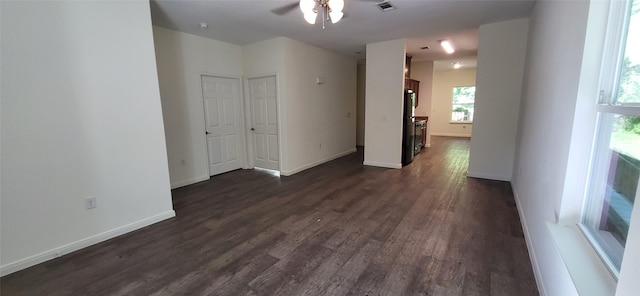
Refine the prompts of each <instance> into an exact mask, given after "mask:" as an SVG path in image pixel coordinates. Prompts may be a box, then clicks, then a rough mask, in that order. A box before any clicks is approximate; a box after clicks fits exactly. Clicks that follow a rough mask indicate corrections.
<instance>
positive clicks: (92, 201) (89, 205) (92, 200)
mask: <svg viewBox="0 0 640 296" xmlns="http://www.w3.org/2000/svg"><path fill="white" fill-rule="evenodd" d="M97 206H98V203H97V201H96V197H95V196H89V197H87V198H85V199H84V207H85V208H86V209H87V210H91V209H94V208H95V207H97Z"/></svg>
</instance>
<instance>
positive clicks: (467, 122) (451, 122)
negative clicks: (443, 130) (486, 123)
mask: <svg viewBox="0 0 640 296" xmlns="http://www.w3.org/2000/svg"><path fill="white" fill-rule="evenodd" d="M449 123H450V124H473V121H449Z"/></svg>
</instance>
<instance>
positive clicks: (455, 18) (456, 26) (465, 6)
mask: <svg viewBox="0 0 640 296" xmlns="http://www.w3.org/2000/svg"><path fill="white" fill-rule="evenodd" d="M378 2H380V1H378V0H345V8H344V13H345V18H344V19H343V20H341V21H340V22H339V23H337V24H331V23H329V24H327V25H326V29H325V30H323V29H322V24H320V23H321V21H320V19H318V22H317V23H316V25H309V24H308V23H306V22H305V21H304V19H303V18H302V13H301V12H300V10H299V9H297V8H296V9H293V10H291V11H290V12H289V13H288V14H285V15H277V14H275V13H273V12H272V10H274V9H277V8H281V7H284V6H287V5H290V4H293V3H297V1H296V0H208V1H193V0H172V1H166V0H152V2H151V13H152V18H153V24H154V25H157V26H160V27H164V28H168V29H173V30H176V31H181V32H185V33H190V34H194V35H199V36H202V37H207V38H211V39H215V40H219V41H224V42H228V43H233V44H237V45H244V44H250V43H254V42H258V41H262V40H267V39H271V38H274V37H278V36H285V37H289V38H292V39H295V40H298V41H301V42H305V43H308V44H312V45H315V46H317V47H320V48H324V49H327V50H330V51H334V52H338V53H342V54H345V55H348V56H351V57H354V58H364V57H365V54H364V52H365V48H366V44H368V43H372V42H379V41H385V40H392V39H399V38H407V53H409V54H411V55H413V56H414V59H415V60H417V61H420V60H439V59H445V58H451V57H454V58H457V57H464V56H471V55H475V54H476V52H477V46H478V33H477V28H478V27H479V26H480V25H481V24H486V23H493V22H499V21H504V20H509V19H515V18H521V17H527V16H529V14H530V12H531V9H532V8H533V4H534V1H533V0H390V1H389V2H391V3H392V4H393V5H394V6H395V7H396V8H397V9H395V10H392V11H389V12H382V11H381V10H380V9H379V8H378V7H377V6H376V5H375V4H376V3H378ZM203 22H204V23H208V24H209V28H208V29H205V30H203V29H200V26H199V24H200V23H203ZM440 39H450V40H451V42H452V44H453V46H454V47H455V48H456V49H457V50H456V53H454V54H453V55H451V56H449V55H446V54H445V53H444V52H443V51H442V49H441V48H440V46H439V44H438V40H440ZM422 46H429V47H430V49H429V50H421V49H420V47H422Z"/></svg>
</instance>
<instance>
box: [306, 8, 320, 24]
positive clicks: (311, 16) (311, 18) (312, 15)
mask: <svg viewBox="0 0 640 296" xmlns="http://www.w3.org/2000/svg"><path fill="white" fill-rule="evenodd" d="M317 16H318V13H316V12H313V11H312V12H305V13H304V20H305V21H307V23H309V24H312V25H314V24H315V23H316V17H317Z"/></svg>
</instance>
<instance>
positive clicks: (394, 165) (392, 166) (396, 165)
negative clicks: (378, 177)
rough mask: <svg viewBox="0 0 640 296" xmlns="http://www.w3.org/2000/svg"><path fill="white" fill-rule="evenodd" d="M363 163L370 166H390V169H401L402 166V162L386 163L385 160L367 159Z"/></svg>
mask: <svg viewBox="0 0 640 296" xmlns="http://www.w3.org/2000/svg"><path fill="white" fill-rule="evenodd" d="M362 164H364V165H368V166H375V167H381V168H389V169H401V168H402V164H399V163H384V162H377V161H366V160H365V161H364V162H363V163H362Z"/></svg>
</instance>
